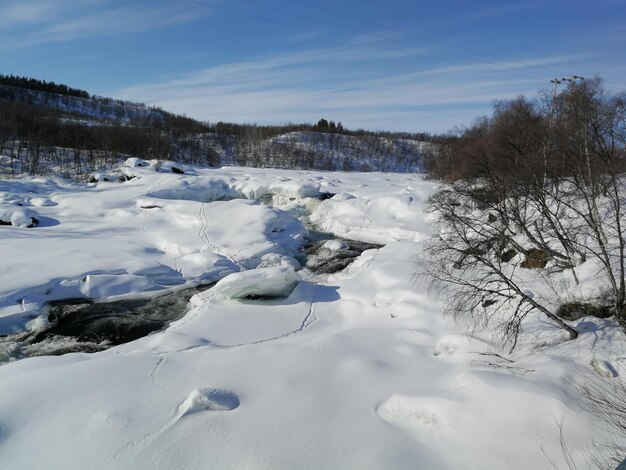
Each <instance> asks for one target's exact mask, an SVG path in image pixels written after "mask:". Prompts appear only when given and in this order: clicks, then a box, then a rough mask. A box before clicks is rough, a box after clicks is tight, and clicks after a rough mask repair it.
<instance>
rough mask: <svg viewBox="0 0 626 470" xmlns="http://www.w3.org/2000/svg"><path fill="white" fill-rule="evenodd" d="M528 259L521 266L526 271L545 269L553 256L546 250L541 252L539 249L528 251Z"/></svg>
mask: <svg viewBox="0 0 626 470" xmlns="http://www.w3.org/2000/svg"><path fill="white" fill-rule="evenodd" d="M525 254H526V259H525V260H524V261H522V264H520V266H521V267H522V268H526V269H543V268H545V267H546V265H547V264H548V261H549V260H550V258H552V256H550V253H548V252H547V251H546V250H540V249H538V248H531V249H530V250H528V251H526V253H525Z"/></svg>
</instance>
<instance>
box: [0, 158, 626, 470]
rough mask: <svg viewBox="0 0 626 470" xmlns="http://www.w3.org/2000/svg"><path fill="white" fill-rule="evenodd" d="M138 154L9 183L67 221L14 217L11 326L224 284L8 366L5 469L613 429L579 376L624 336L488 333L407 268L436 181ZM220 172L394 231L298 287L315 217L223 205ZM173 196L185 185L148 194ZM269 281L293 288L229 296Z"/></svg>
mask: <svg viewBox="0 0 626 470" xmlns="http://www.w3.org/2000/svg"><path fill="white" fill-rule="evenodd" d="M127 165H128V166H127V167H126V169H127V170H128V171H132V172H133V174H135V175H136V176H137V177H136V178H134V179H133V180H131V181H128V182H126V183H124V184H98V185H75V184H71V185H69V184H61V183H59V182H56V183H55V182H54V181H49V180H45V181H44V180H38V179H21V180H11V181H2V180H0V195H1V194H2V193H3V192H4V193H5V195H6V197H7V198H10V201H11V202H10V204H11V205H12V206H13V207H30V206H16V205H15V204H13V201H17V202H24V201H27V200H28V198H32V197H41V198H43V199H44V200H50V201H53V202H54V203H56V205H47V204H41V205H36V204H35V203H34V202H33V203H32V206H33V207H37V212H38V213H39V214H40V215H41V217H42V218H43V217H48V218H50V219H56V220H59V221H61V223H60V224H58V225H51V226H46V227H44V228H42V229H37V230H5V231H2V237H0V253H2V266H1V268H0V328H1V331H2V332H6V331H10V330H12V329H17V330H19V329H21V330H24V329H25V328H27V325H28V323H29V322H31V323H30V325H29V327H30V328H31V329H32V328H38V327H40V326H41V325H42V324H43V322H44V321H45V318H44V317H43V316H42V311H41V306H42V304H43V303H44V302H45V301H47V300H50V299H53V298H59V297H70V296H79V297H80V296H86V295H89V296H109V295H119V294H120V293H127V294H129V293H137V292H139V291H142V290H150V289H164V288H167V287H169V286H171V285H173V284H175V283H181V284H182V283H185V282H189V283H191V282H196V283H197V282H199V281H200V280H206V281H208V282H210V281H218V280H220V279H222V280H221V281H220V282H218V283H217V284H216V285H215V286H214V287H213V288H211V289H208V290H206V291H205V292H203V293H201V294H199V295H197V296H195V297H193V300H192V302H191V305H190V307H189V311H188V312H187V314H186V315H185V316H184V317H182V318H180V319H179V320H177V321H175V322H174V323H172V324H171V325H169V327H168V328H167V329H165V330H164V331H159V332H156V333H155V334H152V335H149V336H146V337H144V338H141V339H138V340H136V341H133V342H132V343H128V344H125V345H120V346H117V347H115V348H112V349H109V350H107V351H102V352H99V353H97V354H83V353H78V354H68V355H63V356H59V357H39V358H31V359H25V360H20V361H16V362H11V363H8V364H4V365H2V366H1V367H0V383H1V384H2V393H0V417H1V418H0V455H1V457H2V465H3V467H6V468H28V469H34V470H38V469H41V470H51V469H52V470H54V469H64V470H66V469H82V468H115V469H136V468H153V469H155V470H159V469H164V470H165V469H171V468H198V466H199V465H200V466H202V463H205V462H210V465H211V466H212V467H214V468H240V467H249V468H259V469H274V468H359V469H364V470H367V469H381V468H384V469H406V468H428V469H431V468H432V469H450V468H507V469H512V470H515V469H525V468H547V467H551V466H556V467H558V468H567V462H565V459H564V457H563V452H562V448H561V442H562V441H561V438H563V439H564V441H565V442H567V443H575V445H574V446H573V447H572V459H573V460H574V463H575V464H576V465H577V466H578V468H583V467H585V463H586V462H585V457H586V455H585V451H586V450H587V449H588V448H591V446H592V445H593V442H594V441H595V442H603V441H606V440H607V439H608V438H609V437H611V436H610V435H609V433H608V432H605V430H604V429H605V428H603V423H602V422H601V421H600V420H599V419H598V418H597V417H595V416H593V415H591V414H589V413H588V411H586V410H585V409H584V408H583V407H581V404H580V402H579V401H578V398H577V396H576V392H575V390H576V387H577V385H578V384H579V383H580V382H581V381H584V380H586V377H589V376H591V377H593V378H598V379H601V380H606V381H608V382H607V383H615V384H619V383H621V382H620V381H621V380H622V377H624V376H626V361H625V360H624V357H625V354H624V351H626V341H625V340H624V334H623V330H622V329H621V328H620V327H619V325H617V324H616V323H615V322H613V321H612V320H597V319H592V318H584V319H580V320H579V321H577V322H576V323H575V326H576V328H577V329H578V330H579V331H580V336H579V338H578V339H577V340H576V341H575V342H563V341H561V336H560V332H559V331H558V330H557V329H556V328H554V329H553V328H552V327H551V325H550V324H547V322H545V321H544V320H541V319H540V318H539V317H535V316H533V315H529V317H528V318H527V319H526V320H525V322H524V325H523V326H524V331H523V333H522V336H521V337H520V343H519V349H518V350H517V351H516V352H515V353H514V354H508V352H506V351H502V350H500V349H498V343H497V342H495V341H494V339H493V338H492V336H491V332H490V331H485V330H483V329H481V328H480V327H476V328H475V329H474V330H473V331H472V333H471V335H470V334H468V328H467V327H466V325H464V324H456V323H453V322H451V321H449V320H448V319H447V318H445V317H444V316H443V315H442V308H441V305H440V304H439V303H438V302H437V300H436V299H433V298H432V297H431V296H430V295H429V291H428V289H427V286H424V285H422V284H420V283H415V282H414V278H413V274H414V271H415V263H414V259H413V254H414V253H417V252H418V251H419V250H420V249H421V248H422V245H421V243H420V241H421V240H422V238H423V236H424V235H425V234H426V233H427V229H428V218H427V216H426V215H425V214H424V213H423V202H424V201H425V200H426V198H427V197H428V194H430V193H431V192H432V191H433V190H434V189H435V185H434V184H432V183H428V182H425V181H423V179H422V178H421V177H420V176H419V175H409V174H403V175H393V174H382V173H367V174H358V173H354V174H348V173H328V172H325V173H314V172H296V171H291V172H289V171H278V170H263V169H251V168H224V169H221V170H215V169H195V171H196V172H197V173H198V176H192V175H191V174H190V173H189V174H188V173H187V170H190V171H191V170H192V169H187V168H183V170H184V171H185V174H184V175H180V174H175V173H172V172H171V171H169V170H167V169H166V168H163V167H162V168H161V169H160V171H157V170H158V168H157V163H156V162H152V161H151V162H149V163H148V165H143V163H141V162H140V161H134V162H128V163H127ZM194 178H197V179H196V180H194ZM218 180H221V181H222V182H223V184H222V183H220V182H219V181H218ZM184 181H187V184H184V183H183V182H184ZM209 182H212V183H209ZM309 183H311V185H310V186H307V185H308V184H309ZM275 184H278V185H281V186H280V187H282V188H283V189H280V190H276V188H275V187H274V189H272V190H270V188H272V187H273V185H275ZM318 184H319V186H317V185H318ZM207 187H210V188H211V189H210V191H214V192H213V193H211V194H209V189H207ZM226 187H228V188H232V189H235V191H237V193H238V194H239V195H244V194H243V193H244V192H245V196H246V197H253V196H254V197H255V198H256V196H258V195H259V194H261V195H262V194H273V195H275V194H277V192H276V191H278V192H280V191H283V193H281V194H283V195H284V194H290V196H288V197H294V198H296V199H297V200H296V201H294V203H297V204H302V201H303V200H304V199H306V197H304V196H305V195H309V196H310V195H312V194H313V193H314V191H317V190H318V188H319V190H320V191H326V192H332V193H337V195H336V196H335V197H333V198H331V199H329V200H326V201H324V202H321V203H320V204H319V206H318V207H317V208H316V209H315V210H314V212H313V216H312V218H313V219H314V220H315V223H317V224H319V225H320V226H322V227H323V228H324V229H326V230H332V231H335V232H337V233H339V234H341V235H344V236H346V237H347V238H356V239H361V240H364V241H374V242H382V243H385V244H386V246H384V247H383V248H381V249H378V250H368V251H366V252H364V253H363V254H362V255H361V256H360V257H359V258H358V259H357V260H356V261H355V262H353V263H352V264H351V265H350V266H349V267H348V268H347V269H346V270H344V271H343V272H342V273H341V274H340V275H333V276H332V277H331V278H330V281H329V282H328V283H320V284H313V283H311V282H307V281H300V278H299V276H298V274H297V273H296V272H295V268H296V266H297V261H296V260H295V258H296V256H297V253H298V250H299V249H300V247H301V246H302V244H303V243H304V240H305V236H306V230H305V228H304V227H303V225H302V223H301V222H300V221H298V220H296V219H295V218H294V217H293V216H292V215H290V214H288V213H286V212H284V211H281V210H278V209H276V208H272V207H268V206H264V205H261V204H258V203H256V202H254V201H249V200H240V199H239V200H238V199H234V200H213V199H214V197H217V196H220V195H223V194H224V193H225V192H226V191H227V190H226V189H225V188H226ZM237 188H238V189H237ZM246 188H247V189H246ZM285 188H287V189H285ZM298 188H300V189H298ZM302 188H305V189H302ZM177 190H183V191H178V195H180V194H183V193H185V192H187V193H186V194H185V195H186V196H189V197H188V198H178V196H177V198H167V197H162V198H159V197H155V196H154V195H155V194H158V192H159V191H170V192H169V193H167V194H168V195H172V194H173V193H176V191H177ZM203 191H204V192H203ZM266 191H269V192H266ZM272 191H274V192H272ZM161 194H166V193H161ZM272 197H274V196H272ZM281 197H283V196H281ZM301 197H304V199H298V198H301ZM226 199H228V198H226ZM207 200H212V201H213V202H206V201H207ZM6 201H9V199H7V200H6ZM6 201H3V203H7V202H6ZM199 201H203V202H199ZM31 202H32V199H31ZM397 240H400V241H397ZM342 248H343V247H342V246H341V243H334V242H331V243H328V245H327V246H326V247H325V249H328V250H329V251H330V250H340V249H342ZM589 275H590V276H591V273H589ZM144 295H146V294H144ZM267 295H272V296H273V295H279V296H283V297H280V298H275V299H272V300H271V301H267V302H254V301H229V300H228V299H242V298H245V297H246V296H253V297H255V296H260V297H263V296H267ZM284 296H286V297H284ZM71 341H72V340H71V339H68V342H71ZM39 347H41V348H42V349H43V350H47V349H46V348H47V347H48V346H47V345H46V344H45V343H40V346H39ZM0 356H2V352H1V351H0ZM5 359H6V358H5ZM558 423H563V426H562V429H561V428H560V427H559V424H558ZM76 430H80V432H76ZM285 430H288V432H285ZM561 433H562V435H561ZM34 443H36V445H34ZM320 449H323V452H320ZM450 449H454V452H450ZM51 456H52V457H53V458H51ZM548 459H550V461H552V462H554V465H551V464H550V463H549V460H548ZM199 463H200V464H199Z"/></svg>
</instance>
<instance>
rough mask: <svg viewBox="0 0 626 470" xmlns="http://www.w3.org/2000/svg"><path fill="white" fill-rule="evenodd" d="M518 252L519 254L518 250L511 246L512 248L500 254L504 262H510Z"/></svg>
mask: <svg viewBox="0 0 626 470" xmlns="http://www.w3.org/2000/svg"><path fill="white" fill-rule="evenodd" d="M516 254H517V251H515V250H514V249H512V248H511V249H510V250H506V251H505V252H504V253H502V254H501V255H500V259H501V260H502V262H504V263H508V262H509V261H511V260H512V259H513V258H515V255H516Z"/></svg>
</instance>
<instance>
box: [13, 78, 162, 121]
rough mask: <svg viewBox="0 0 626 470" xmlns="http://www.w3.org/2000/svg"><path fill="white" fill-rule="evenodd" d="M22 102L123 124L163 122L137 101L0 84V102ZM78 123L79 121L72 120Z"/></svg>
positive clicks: (154, 112) (158, 113) (160, 117)
mask: <svg viewBox="0 0 626 470" xmlns="http://www.w3.org/2000/svg"><path fill="white" fill-rule="evenodd" d="M1 100H6V101H10V102H14V103H24V104H30V105H38V106H42V107H45V108H51V109H54V110H56V111H58V112H61V113H63V114H67V115H76V116H82V117H83V118H85V117H87V118H93V119H95V122H91V124H92V125H93V124H95V123H102V122H117V123H121V124H125V125H129V124H132V123H141V124H144V123H151V124H163V123H164V122H165V116H164V113H163V112H161V111H159V110H156V109H152V108H149V107H147V106H145V105H142V104H138V103H130V102H127V101H120V100H112V99H110V98H97V97H91V98H83V97H78V96H67V95H60V94H56V93H48V92H45V91H38V90H28V89H24V88H16V87H13V86H9V85H3V84H0V101H1ZM74 122H78V123H80V121H74Z"/></svg>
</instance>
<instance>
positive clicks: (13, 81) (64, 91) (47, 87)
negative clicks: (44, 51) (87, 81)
mask: <svg viewBox="0 0 626 470" xmlns="http://www.w3.org/2000/svg"><path fill="white" fill-rule="evenodd" d="M0 84H2V85H9V86H14V87H17V88H26V89H28V90H37V91H44V92H46V93H56V94H58V95H65V96H76V97H79V98H90V95H89V93H87V92H86V91H85V90H81V89H79V88H72V87H69V86H67V85H63V84H61V83H55V82H47V81H45V80H38V79H36V78H31V77H21V76H18V75H2V74H0Z"/></svg>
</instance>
